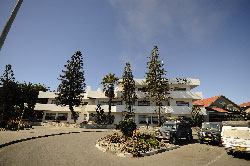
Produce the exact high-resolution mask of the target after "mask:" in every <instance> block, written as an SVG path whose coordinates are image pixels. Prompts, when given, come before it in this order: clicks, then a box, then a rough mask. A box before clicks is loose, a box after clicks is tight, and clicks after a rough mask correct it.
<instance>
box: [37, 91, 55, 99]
mask: <svg viewBox="0 0 250 166" xmlns="http://www.w3.org/2000/svg"><path fill="white" fill-rule="evenodd" d="M56 97H57V95H56V93H55V92H42V91H39V95H38V98H48V99H55V98H56Z"/></svg>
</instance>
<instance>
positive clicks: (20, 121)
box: [17, 107, 25, 131]
mask: <svg viewBox="0 0 250 166" xmlns="http://www.w3.org/2000/svg"><path fill="white" fill-rule="evenodd" d="M24 110H25V107H24V108H23V112H22V115H21V118H20V120H19V122H18V126H17V131H19V129H20V125H21V123H22V120H23V114H24Z"/></svg>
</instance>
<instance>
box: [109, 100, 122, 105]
mask: <svg viewBox="0 0 250 166" xmlns="http://www.w3.org/2000/svg"><path fill="white" fill-rule="evenodd" d="M111 105H112V106H116V105H122V102H121V101H112V103H111Z"/></svg>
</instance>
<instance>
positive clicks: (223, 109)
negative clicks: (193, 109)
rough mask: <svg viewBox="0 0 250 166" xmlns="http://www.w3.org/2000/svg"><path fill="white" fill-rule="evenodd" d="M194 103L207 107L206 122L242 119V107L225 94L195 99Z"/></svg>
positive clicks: (203, 107)
mask: <svg viewBox="0 0 250 166" xmlns="http://www.w3.org/2000/svg"><path fill="white" fill-rule="evenodd" d="M193 105H194V106H198V107H200V108H201V109H205V111H206V115H205V116H204V120H205V122H222V121H228V120H236V121H237V120H241V116H240V110H241V109H240V107H239V106H238V105H237V104H235V103H234V102H232V101H231V100H229V99H228V98H227V97H225V96H223V95H218V96H214V97H210V98H207V99H202V100H198V101H194V102H193Z"/></svg>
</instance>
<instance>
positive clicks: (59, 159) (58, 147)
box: [0, 132, 250, 166]
mask: <svg viewBox="0 0 250 166" xmlns="http://www.w3.org/2000/svg"><path fill="white" fill-rule="evenodd" d="M108 133H109V132H98V133H76V134H69V135H57V136H52V137H46V138H38V139H34V140H29V141H25V142H22V143H17V144H14V145H10V146H7V147H4V148H1V149H0V166H11V165H18V166H19V165H20V166H22V165H23V166H36V165H41V166H46V165H51V166H52V165H53V166H64V165H81V166H85V165H86V166H92V165H94V166H99V165H100V166H158V165H159V166H160V165H161V166H163V165H164V166H165V165H171V166H174V165H178V166H182V165H183V166H184V165H185V166H188V165H194V166H196V165H197V166H198V165H200V166H204V165H205V166H208V165H219V166H223V165H226V166H231V165H232V166H233V165H235V166H236V165H237V166H239V165H241V166H245V165H249V164H250V160H247V159H239V158H234V157H233V156H230V155H227V154H226V152H225V150H224V149H223V148H221V147H217V146H210V145H200V144H189V145H184V146H181V147H180V148H179V149H176V150H172V151H168V152H164V153H161V154H157V155H153V156H149V157H143V158H121V157H117V156H115V155H112V154H109V153H103V152H101V151H99V150H98V149H97V148H96V147H95V142H96V140H97V139H98V138H100V137H103V136H105V135H107V134H108Z"/></svg>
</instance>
